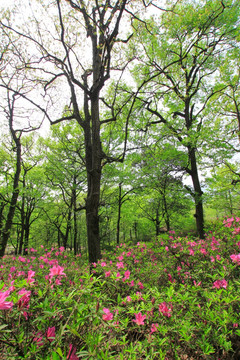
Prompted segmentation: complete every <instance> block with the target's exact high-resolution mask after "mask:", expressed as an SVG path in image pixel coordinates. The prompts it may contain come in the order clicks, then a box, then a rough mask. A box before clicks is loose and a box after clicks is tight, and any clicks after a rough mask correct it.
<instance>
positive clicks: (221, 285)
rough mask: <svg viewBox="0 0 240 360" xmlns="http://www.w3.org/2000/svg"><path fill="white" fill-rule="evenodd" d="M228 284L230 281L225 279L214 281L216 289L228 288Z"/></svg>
mask: <svg viewBox="0 0 240 360" xmlns="http://www.w3.org/2000/svg"><path fill="white" fill-rule="evenodd" d="M227 286H228V282H227V281H226V280H225V279H223V280H216V281H214V283H213V288H216V289H220V288H224V289H226V288H227Z"/></svg>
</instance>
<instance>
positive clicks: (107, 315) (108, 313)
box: [102, 308, 113, 321]
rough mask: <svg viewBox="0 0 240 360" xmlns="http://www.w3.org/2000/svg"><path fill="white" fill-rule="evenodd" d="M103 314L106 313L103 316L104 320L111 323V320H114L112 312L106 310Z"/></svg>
mask: <svg viewBox="0 0 240 360" xmlns="http://www.w3.org/2000/svg"><path fill="white" fill-rule="evenodd" d="M103 312H104V313H105V314H103V316H102V318H103V320H105V321H109V320H112V319H113V314H112V313H111V312H110V310H109V309H108V308H104V309H103Z"/></svg>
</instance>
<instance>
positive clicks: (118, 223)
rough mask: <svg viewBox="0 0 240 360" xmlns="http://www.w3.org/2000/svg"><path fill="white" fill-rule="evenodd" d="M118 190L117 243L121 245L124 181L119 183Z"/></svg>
mask: <svg viewBox="0 0 240 360" xmlns="http://www.w3.org/2000/svg"><path fill="white" fill-rule="evenodd" d="M118 190H119V192H118V218H117V244H118V245H119V237H120V221H121V206H122V183H119V185H118Z"/></svg>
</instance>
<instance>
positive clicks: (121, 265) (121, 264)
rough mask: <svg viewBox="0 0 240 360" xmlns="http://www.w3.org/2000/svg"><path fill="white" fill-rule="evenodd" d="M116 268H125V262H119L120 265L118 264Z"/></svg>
mask: <svg viewBox="0 0 240 360" xmlns="http://www.w3.org/2000/svg"><path fill="white" fill-rule="evenodd" d="M116 266H117V268H118V269H121V268H124V265H123V262H122V261H121V262H118V263H117V264H116Z"/></svg>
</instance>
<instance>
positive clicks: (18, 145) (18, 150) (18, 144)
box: [0, 133, 21, 257]
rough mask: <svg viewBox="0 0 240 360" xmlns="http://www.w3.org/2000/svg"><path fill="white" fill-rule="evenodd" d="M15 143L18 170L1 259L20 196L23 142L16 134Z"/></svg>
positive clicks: (4, 230)
mask: <svg viewBox="0 0 240 360" xmlns="http://www.w3.org/2000/svg"><path fill="white" fill-rule="evenodd" d="M13 138H14V142H15V144H16V170H15V175H14V181H13V192H12V198H11V201H10V207H9V211H8V214H7V219H6V223H5V227H4V228H3V231H2V237H1V239H0V257H2V256H4V254H5V250H6V247H7V243H8V239H9V236H10V232H11V228H12V222H13V217H14V213H15V209H16V204H17V200H18V194H19V187H18V185H19V178H20V173H21V142H20V138H17V137H16V135H15V133H14V135H13Z"/></svg>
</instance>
